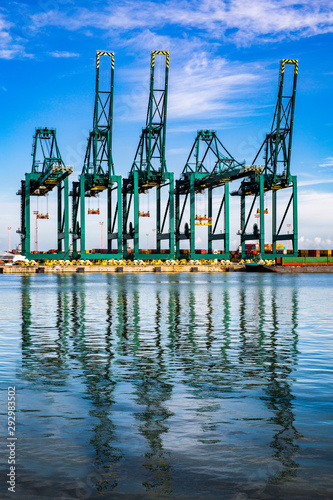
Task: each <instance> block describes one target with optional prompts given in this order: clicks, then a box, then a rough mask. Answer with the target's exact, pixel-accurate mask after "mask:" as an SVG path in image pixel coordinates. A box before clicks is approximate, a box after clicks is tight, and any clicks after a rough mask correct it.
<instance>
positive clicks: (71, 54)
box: [49, 50, 80, 58]
mask: <svg viewBox="0 0 333 500" xmlns="http://www.w3.org/2000/svg"><path fill="white" fill-rule="evenodd" d="M49 55H50V56H52V57H56V58H61V57H64V58H68V57H80V54H78V53H76V52H61V51H58V50H55V51H54V52H49Z"/></svg>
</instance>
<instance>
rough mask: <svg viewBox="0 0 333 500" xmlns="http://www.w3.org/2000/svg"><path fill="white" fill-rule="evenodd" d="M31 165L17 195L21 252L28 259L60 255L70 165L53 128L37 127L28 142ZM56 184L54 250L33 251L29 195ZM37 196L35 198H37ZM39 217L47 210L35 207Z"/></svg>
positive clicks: (64, 244)
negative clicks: (55, 244)
mask: <svg viewBox="0 0 333 500" xmlns="http://www.w3.org/2000/svg"><path fill="white" fill-rule="evenodd" d="M32 157H33V160H32V169H31V172H29V173H26V174H25V179H24V180H23V181H22V182H21V189H20V190H19V191H18V193H17V194H18V195H20V196H21V227H20V229H18V231H17V232H18V233H19V234H21V245H22V254H23V255H25V256H26V257H27V258H28V259H31V258H35V259H48V258H50V256H52V258H54V259H64V258H66V257H67V258H68V256H69V218H68V217H69V213H68V176H69V175H70V174H71V173H72V171H73V169H72V168H71V167H66V165H65V164H64V162H63V160H62V158H61V154H60V151H59V148H58V143H57V138H56V131H55V129H53V128H46V127H45V128H37V129H36V131H35V135H34V137H33V145H32ZM55 187H56V188H57V218H58V224H57V238H58V247H57V251H56V253H52V254H51V253H47V252H43V253H37V254H36V253H34V254H32V250H31V197H32V196H36V197H46V196H47V195H48V193H49V192H50V191H52V190H53V189H54V188H55ZM37 199H38V198H37ZM35 213H36V217H37V218H39V219H48V218H49V214H48V213H44V214H41V213H39V212H38V210H37V211H35Z"/></svg>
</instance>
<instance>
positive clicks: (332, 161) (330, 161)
mask: <svg viewBox="0 0 333 500" xmlns="http://www.w3.org/2000/svg"><path fill="white" fill-rule="evenodd" d="M324 162H325V163H321V164H320V165H319V167H333V156H329V157H328V158H326V159H325V160H324Z"/></svg>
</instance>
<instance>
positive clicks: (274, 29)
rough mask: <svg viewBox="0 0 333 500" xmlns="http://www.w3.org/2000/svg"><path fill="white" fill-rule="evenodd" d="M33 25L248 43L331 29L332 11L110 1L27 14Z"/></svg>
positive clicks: (216, 1) (268, 2)
mask: <svg viewBox="0 0 333 500" xmlns="http://www.w3.org/2000/svg"><path fill="white" fill-rule="evenodd" d="M32 23H33V27H34V29H37V30H38V29H40V28H42V27H44V26H50V25H51V26H52V25H53V26H58V27H61V28H65V29H68V30H78V29H81V28H97V29H102V30H107V31H111V30H115V29H116V30H124V31H129V30H136V29H144V28H148V27H150V28H151V29H159V28H163V27H165V26H168V25H173V26H180V27H182V28H188V29H191V28H196V29H199V30H201V31H203V32H206V33H208V34H209V35H210V36H211V37H212V38H214V39H221V38H223V39H227V40H228V41H231V42H233V43H235V44H236V45H243V46H246V45H250V44H251V43H252V42H253V41H255V40H258V39H261V41H262V42H264V43H267V42H270V41H276V40H277V39H280V40H281V39H283V38H286V37H291V38H300V37H309V36H314V35H318V34H323V33H331V32H333V11H332V5H331V3H330V2H328V1H323V0H318V1H316V2H312V1H310V0H301V1H300V2H299V3H298V4H297V6H296V5H295V4H294V2H291V1H290V0H252V2H250V3H249V2H244V0H230V1H227V0H206V1H205V2H201V1H199V0H192V1H189V0H169V1H167V2H164V3H158V4H156V2H153V1H149V0H148V1H140V2H137V1H133V0H129V1H127V2H126V3H124V2H119V1H118V2H115V1H113V2H112V3H111V2H110V4H109V5H108V6H107V7H106V8H105V9H104V12H101V11H100V10H98V11H95V10H93V9H90V10H89V9H87V8H77V9H75V10H74V11H71V12H69V13H66V12H64V11H59V10H50V11H49V12H43V13H40V14H35V15H33V16H32Z"/></svg>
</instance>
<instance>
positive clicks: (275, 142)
mask: <svg viewBox="0 0 333 500" xmlns="http://www.w3.org/2000/svg"><path fill="white" fill-rule="evenodd" d="M286 66H287V67H288V66H291V67H292V71H293V75H292V82H291V85H290V88H289V89H287V88H286V84H285V70H286ZM297 73H298V61H297V60H294V59H282V60H281V62H280V74H279V85H278V97H277V103H276V107H275V113H274V118H273V123H272V127H271V131H270V132H269V133H268V134H267V135H266V137H265V140H264V141H263V143H262V145H261V147H260V149H259V151H258V153H257V154H256V156H255V158H254V160H253V163H252V166H253V167H255V168H257V173H254V174H253V175H250V176H249V177H248V178H246V179H244V180H243V181H242V183H241V185H240V188H239V190H238V191H236V192H233V193H231V194H232V195H233V196H240V197H241V211H240V225H241V228H240V231H239V234H240V243H241V249H242V250H241V252H242V257H243V258H245V257H246V249H245V243H246V241H249V240H259V250H260V255H261V257H263V258H264V257H268V258H271V257H272V258H275V257H276V255H277V252H276V244H277V242H278V241H286V240H287V241H288V240H289V241H291V242H292V246H293V251H292V255H294V256H296V255H297V253H298V226H297V177H296V176H292V175H291V172H290V160H291V147H292V135H293V126H294V111H295V97H296V83H297ZM261 154H263V158H264V165H262V166H256V162H257V160H258V158H259V156H260V155H261ZM286 188H291V189H292V192H291V196H290V198H289V201H288V203H287V205H286V208H285V210H284V212H283V215H282V218H281V219H280V221H279V223H278V221H277V191H279V190H281V189H286ZM266 191H272V253H270V254H267V255H266V254H265V223H264V215H265V211H266V210H265V208H264V194H265V192H266ZM249 195H251V196H253V201H252V203H251V206H250V209H249V211H248V214H247V216H246V206H245V199H246V197H247V196H249ZM257 198H259V214H258V215H259V221H260V224H259V226H258V225H257V224H254V225H253V229H250V231H248V226H249V221H250V217H251V215H252V213H253V210H254V206H255V202H256V200H257ZM290 207H292V212H293V213H292V220H293V224H292V226H293V227H292V230H291V231H290V232H289V233H288V234H286V233H281V230H282V227H283V224H284V222H285V219H286V216H287V213H288V211H289V209H290Z"/></svg>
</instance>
